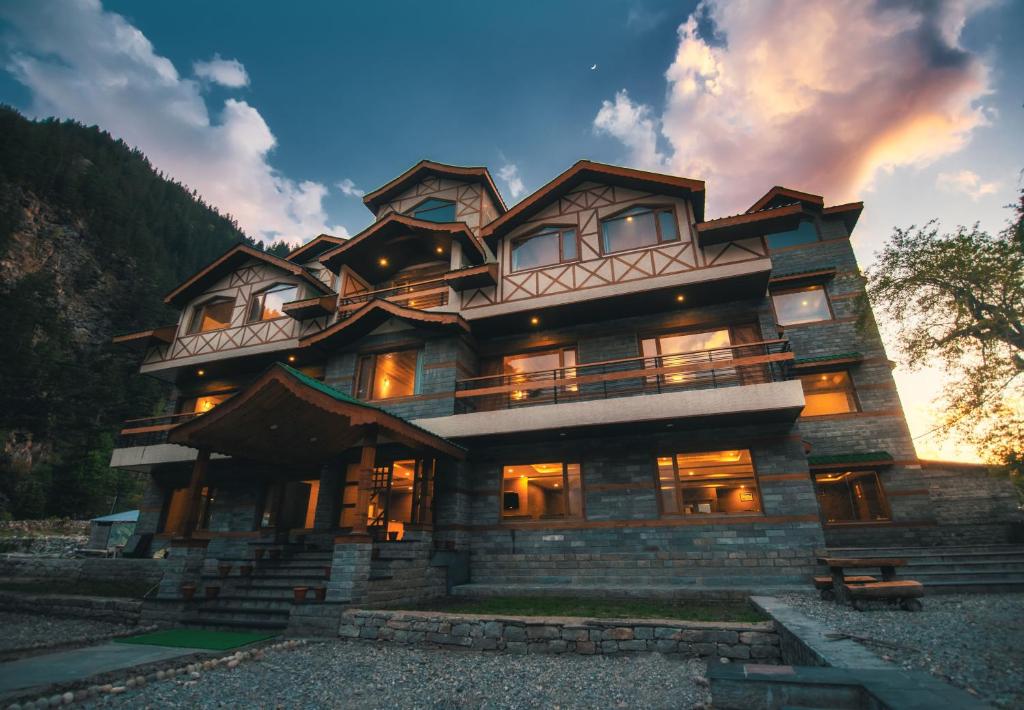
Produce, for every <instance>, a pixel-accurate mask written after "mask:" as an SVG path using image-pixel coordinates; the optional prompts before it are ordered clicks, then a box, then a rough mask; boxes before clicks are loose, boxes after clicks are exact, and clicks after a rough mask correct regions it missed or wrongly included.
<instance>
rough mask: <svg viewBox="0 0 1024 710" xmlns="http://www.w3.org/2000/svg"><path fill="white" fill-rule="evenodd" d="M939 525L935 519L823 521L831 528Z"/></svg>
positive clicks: (824, 524) (826, 526)
mask: <svg viewBox="0 0 1024 710" xmlns="http://www.w3.org/2000/svg"><path fill="white" fill-rule="evenodd" d="M936 526H938V522H936V521H935V520H870V521H865V520H857V521H852V522H849V523H838V522H836V523H822V527H824V528H826V529H831V530H841V529H843V528H917V527H921V528H933V527H936Z"/></svg>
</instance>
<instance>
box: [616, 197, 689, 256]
mask: <svg viewBox="0 0 1024 710" xmlns="http://www.w3.org/2000/svg"><path fill="white" fill-rule="evenodd" d="M678 239H679V228H678V227H677V225H676V215H675V210H673V209H672V208H671V207H634V208H633V209H630V210H626V211H625V212H620V213H619V214H617V215H615V216H614V217H611V218H609V219H606V220H604V221H602V222H601V247H602V250H603V251H604V253H605V254H608V253H611V252H615V251H624V250H626V249H637V248H639V247H646V246H651V245H654V244H660V243H661V242H674V241H677V240H678Z"/></svg>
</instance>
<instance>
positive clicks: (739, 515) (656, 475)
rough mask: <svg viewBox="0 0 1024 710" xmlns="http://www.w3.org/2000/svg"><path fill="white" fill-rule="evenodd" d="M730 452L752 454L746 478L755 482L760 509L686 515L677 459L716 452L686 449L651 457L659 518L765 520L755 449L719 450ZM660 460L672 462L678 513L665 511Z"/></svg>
mask: <svg viewBox="0 0 1024 710" xmlns="http://www.w3.org/2000/svg"><path fill="white" fill-rule="evenodd" d="M730 450H736V451H746V452H747V453H749V454H750V469H751V472H750V476H747V477H745V478H750V479H753V481H754V489H755V495H756V496H757V508H758V509H757V510H756V511H754V512H750V513H747V512H744V513H686V512H684V510H683V508H684V505H683V497H682V496H683V494H682V490H683V488H682V486H681V485H679V483H680V478H679V460H678V459H677V457H678V456H686V455H687V454H701V453H711V452H713V451H715V450H714V449H713V450H707V449H701V450H697V449H692V448H686V449H679V450H676V451H673V452H670V453H668V454H664V453H658V452H655V454H654V455H653V456H652V457H651V464H652V466H651V468H652V469H653V472H654V494H655V498H656V499H657V501H658V517H659V518H668V519H670V520H672V519H676V518H680V519H689V520H703V519H705V518H714V519H718V518H727V519H732V518H742V517H746V518H755V517H762V518H763V517H765V516H766V515H767V514H766V513H765V510H764V495H763V493H762V490H761V478H760V476H759V475H758V471H757V463H756V460H755V456H754V451H753V449H749V448H744V447H737V448H736V449H729V448H724V449H717V451H730ZM659 458H668V459H671V460H672V471H673V473H674V474H675V481H676V485H675V486H674V493H675V500H676V508H678V510H679V512H677V513H672V512H666V510H665V503H664V501H663V500H662V495H661V472H660V471H659V469H658V459H659Z"/></svg>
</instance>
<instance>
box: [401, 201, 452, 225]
mask: <svg viewBox="0 0 1024 710" xmlns="http://www.w3.org/2000/svg"><path fill="white" fill-rule="evenodd" d="M409 214H410V215H411V216H412V217H415V218H416V219H422V220H426V221H427V222H454V221H455V203H454V202H451V201H449V200H439V199H436V198H430V199H429V200H424V201H423V202H421V203H419V204H418V205H416V206H415V207H413V208H412V210H410V211H409Z"/></svg>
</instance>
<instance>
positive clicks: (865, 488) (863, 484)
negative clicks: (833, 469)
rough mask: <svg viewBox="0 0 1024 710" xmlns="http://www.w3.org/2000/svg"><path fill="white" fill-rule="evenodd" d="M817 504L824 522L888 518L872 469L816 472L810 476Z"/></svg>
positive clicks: (887, 510) (886, 507)
mask: <svg viewBox="0 0 1024 710" xmlns="http://www.w3.org/2000/svg"><path fill="white" fill-rule="evenodd" d="M814 487H815V490H816V491H817V494H818V508H819V509H820V510H821V517H822V519H823V520H824V521H825V522H826V523H859V522H872V521H882V520H889V519H890V517H889V505H888V503H886V500H885V492H884V491H883V489H882V482H881V481H880V480H878V474H877V473H875V472H874V471H846V472H842V473H819V474H817V475H816V476H815V477H814Z"/></svg>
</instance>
